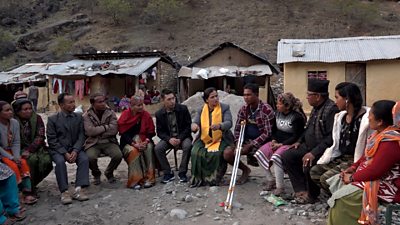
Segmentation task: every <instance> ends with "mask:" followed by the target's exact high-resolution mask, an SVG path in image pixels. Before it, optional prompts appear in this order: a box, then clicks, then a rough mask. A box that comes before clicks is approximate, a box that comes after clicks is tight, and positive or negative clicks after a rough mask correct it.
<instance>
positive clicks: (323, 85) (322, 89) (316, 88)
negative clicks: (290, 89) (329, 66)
mask: <svg viewBox="0 0 400 225" xmlns="http://www.w3.org/2000/svg"><path fill="white" fill-rule="evenodd" d="M328 86H329V80H319V79H308V91H311V92H315V93H328Z"/></svg>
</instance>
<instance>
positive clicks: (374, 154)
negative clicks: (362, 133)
mask: <svg viewBox="0 0 400 225" xmlns="http://www.w3.org/2000/svg"><path fill="white" fill-rule="evenodd" d="M393 106H394V107H393ZM392 113H393V115H392ZM392 116H393V118H392ZM368 119H369V126H370V128H371V129H372V130H375V132H374V133H373V134H371V136H370V137H369V138H368V142H367V145H366V148H365V152H364V156H363V157H361V158H360V159H359V160H358V161H357V162H356V163H354V164H353V165H352V166H350V167H349V168H348V169H346V170H345V171H343V172H342V173H341V174H340V177H341V179H342V182H343V183H344V184H347V185H344V186H342V187H340V189H338V190H337V191H336V192H334V193H333V195H332V198H331V199H332V200H334V201H331V199H329V200H328V204H329V205H330V206H331V209H330V210H329V215H328V225H336V224H337V225H342V224H346V225H352V224H354V225H356V224H369V225H375V224H379V221H378V220H377V219H378V215H379V213H378V201H383V202H389V203H392V202H396V203H399V202H400V146H399V144H400V126H399V125H400V122H399V119H400V102H398V103H397V104H396V105H395V102H393V101H388V100H381V101H377V102H375V103H374V104H373V105H372V107H371V110H370V112H369V117H368ZM360 214H361V215H360Z"/></svg>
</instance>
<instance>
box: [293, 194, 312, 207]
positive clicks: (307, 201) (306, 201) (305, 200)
mask: <svg viewBox="0 0 400 225" xmlns="http://www.w3.org/2000/svg"><path fill="white" fill-rule="evenodd" d="M294 202H295V203H296V204H299V205H306V204H314V203H315V199H312V198H310V197H308V196H305V195H303V196H297V197H295V198H294Z"/></svg>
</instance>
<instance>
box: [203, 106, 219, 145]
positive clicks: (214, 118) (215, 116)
mask: <svg viewBox="0 0 400 225" xmlns="http://www.w3.org/2000/svg"><path fill="white" fill-rule="evenodd" d="M209 112H210V111H209V109H208V104H204V106H203V110H202V112H201V116H200V123H201V140H202V141H203V143H204V145H205V147H206V148H207V151H208V152H217V151H218V150H219V145H220V144H221V139H222V131H221V130H216V131H212V135H211V136H212V137H210V135H209V130H210V113H209ZM211 122H212V124H220V123H222V110H221V105H220V104H219V103H218V105H217V106H216V107H215V108H214V110H213V111H212V113H211Z"/></svg>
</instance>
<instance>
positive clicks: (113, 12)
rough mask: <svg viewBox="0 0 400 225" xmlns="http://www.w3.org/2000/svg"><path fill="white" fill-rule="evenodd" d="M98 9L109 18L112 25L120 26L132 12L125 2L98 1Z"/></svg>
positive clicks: (117, 0)
mask: <svg viewBox="0 0 400 225" xmlns="http://www.w3.org/2000/svg"><path fill="white" fill-rule="evenodd" d="M99 7H100V9H101V10H102V11H104V12H105V13H106V14H107V15H108V16H111V18H112V20H113V22H114V24H120V23H121V22H122V21H123V20H125V19H127V18H128V16H129V13H130V12H131V10H132V5H131V4H130V3H129V2H128V1H127V0H99Z"/></svg>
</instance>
